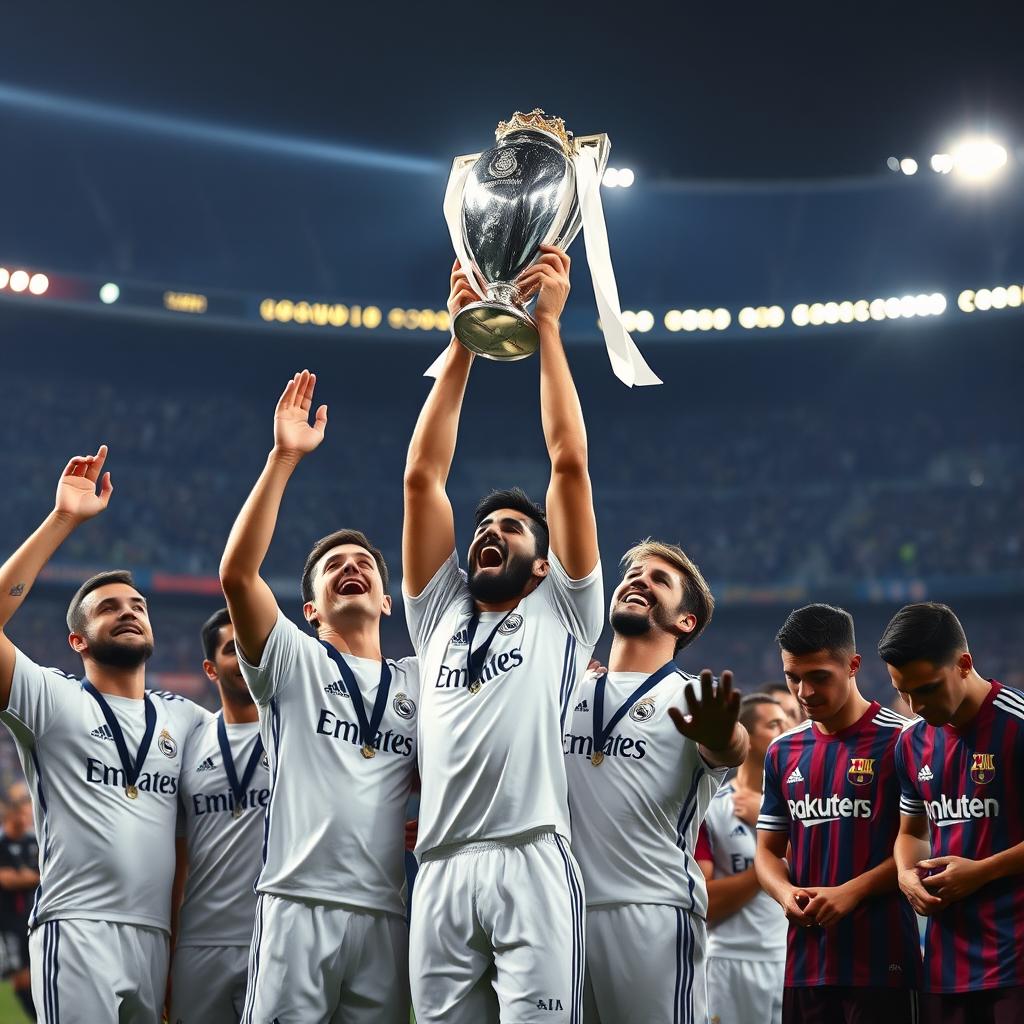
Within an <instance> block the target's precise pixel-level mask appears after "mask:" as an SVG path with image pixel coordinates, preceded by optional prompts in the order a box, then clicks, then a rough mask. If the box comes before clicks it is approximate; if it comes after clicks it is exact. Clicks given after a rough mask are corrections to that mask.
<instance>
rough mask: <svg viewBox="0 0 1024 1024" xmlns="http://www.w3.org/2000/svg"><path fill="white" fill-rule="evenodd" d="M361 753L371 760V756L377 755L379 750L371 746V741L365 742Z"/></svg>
mask: <svg viewBox="0 0 1024 1024" xmlns="http://www.w3.org/2000/svg"><path fill="white" fill-rule="evenodd" d="M360 753H361V754H362V755H363V757H365V758H366V760H367V761H369V760H370V758H371V757H376V756H377V751H376V750H374V748H373V747H371V746H370V744H369V743H364V744H363V749H362V750H361V751H360Z"/></svg>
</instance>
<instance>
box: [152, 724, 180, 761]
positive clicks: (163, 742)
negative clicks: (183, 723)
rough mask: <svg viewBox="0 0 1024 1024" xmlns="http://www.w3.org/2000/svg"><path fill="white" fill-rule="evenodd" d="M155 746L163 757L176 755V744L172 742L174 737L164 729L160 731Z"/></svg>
mask: <svg viewBox="0 0 1024 1024" xmlns="http://www.w3.org/2000/svg"><path fill="white" fill-rule="evenodd" d="M156 745H157V748H158V749H159V751H160V753H161V754H163V755H164V757H174V756H175V755H176V754H177V753H178V744H177V743H175V742H174V737H173V736H171V734H170V733H169V732H168V731H167V730H166V729H162V730H161V732H160V738H159V739H158V740H157V741H156Z"/></svg>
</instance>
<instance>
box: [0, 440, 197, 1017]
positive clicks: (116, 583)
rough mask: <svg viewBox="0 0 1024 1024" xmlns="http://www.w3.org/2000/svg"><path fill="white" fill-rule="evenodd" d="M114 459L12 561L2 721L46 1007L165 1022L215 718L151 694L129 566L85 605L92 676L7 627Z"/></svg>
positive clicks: (84, 650) (79, 647)
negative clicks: (18, 799)
mask: <svg viewBox="0 0 1024 1024" xmlns="http://www.w3.org/2000/svg"><path fill="white" fill-rule="evenodd" d="M106 455H107V450H106V447H105V446H101V447H100V449H99V450H98V451H97V452H96V454H95V455H88V456H76V457H75V458H73V459H72V460H71V461H70V462H69V463H68V465H67V467H66V468H65V470H64V472H63V474H62V475H61V477H60V480H59V481H58V484H57V497H56V501H55V503H54V507H53V511H52V512H51V513H50V514H49V515H48V516H47V517H46V519H45V520H43V522H42V524H41V525H40V526H39V528H38V529H37V530H36V531H35V532H34V533H33V534H32V536H31V537H29V538H28V540H26V541H25V543H24V544H22V545H21V547H20V548H18V550H17V551H16V552H15V553H14V554H13V555H12V556H11V557H10V558H9V559H8V560H7V562H6V563H5V564H4V565H3V567H2V568H0V708H3V712H2V716H0V717H2V718H3V722H4V724H5V725H6V726H7V728H8V729H9V730H10V731H11V734H12V735H13V736H14V738H15V740H16V742H17V747H18V756H19V758H20V760H21V764H22V768H23V769H24V771H25V776H26V778H27V780H28V783H29V787H30V788H31V790H32V794H33V801H34V804H35V822H36V834H37V835H38V836H39V841H40V847H41V850H40V864H39V873H40V879H41V881H40V886H39V889H38V891H37V894H36V901H35V905H34V906H33V908H32V913H31V916H30V918H29V928H30V934H29V951H30V955H31V961H32V997H33V1001H34V1002H35V1006H36V1011H37V1013H39V1014H40V1016H41V1018H42V1019H43V1020H44V1021H47V1022H51V1021H61V1022H63V1024H153V1021H155V1020H157V1019H158V1018H159V1016H160V1011H161V1008H162V1006H163V999H164V990H165V986H166V982H167V966H168V955H169V930H170V915H171V884H172V881H173V877H174V833H175V821H176V817H177V805H178V782H179V777H180V773H181V771H182V767H183V766H184V765H186V764H188V763H189V762H190V760H191V757H192V750H193V746H192V744H193V741H194V734H195V733H196V732H197V730H199V729H201V728H202V726H203V725H204V724H205V722H206V721H208V720H209V714H208V713H207V712H206V711H204V710H202V709H201V708H199V707H197V706H196V705H195V704H192V703H191V702H190V701H186V700H184V699H183V698H181V697H177V696H172V695H170V694H163V693H154V692H151V691H149V690H147V689H146V662H147V661H148V660H149V658H150V656H151V655H152V653H153V629H152V626H151V624H150V621H149V610H148V607H147V604H146V599H145V598H144V597H143V595H142V594H141V593H140V592H139V590H138V589H137V588H136V587H135V585H134V583H133V581H132V577H131V574H130V573H128V572H123V571H113V572H105V573H100V574H99V575H97V576H94V577H92V578H91V579H89V580H86V582H85V583H83V584H82V586H81V587H79V589H78V591H77V593H76V594H75V596H74V597H73V598H72V599H71V604H70V605H69V607H68V614H67V626H68V633H69V634H70V635H69V636H68V642H69V643H70V645H71V647H72V649H73V650H74V651H75V653H76V654H78V655H79V656H80V657H81V659H82V665H83V668H84V670H85V672H84V676H83V678H82V679H81V680H79V679H74V678H71V677H69V676H66V675H65V674H64V673H62V672H58V671H56V670H55V669H51V668H41V667H40V666H39V665H37V664H36V663H35V662H33V661H31V660H30V659H29V658H28V657H26V655H25V654H24V653H22V652H21V651H20V650H18V648H16V647H15V646H14V644H13V643H12V642H11V641H10V639H9V638H8V637H7V636H6V634H5V632H4V627H5V626H6V625H7V623H8V621H9V620H10V619H11V617H12V616H13V615H14V613H15V612H16V611H17V609H18V608H19V607H20V606H21V604H22V602H23V601H24V599H25V596H26V595H27V594H28V592H29V591H30V590H31V588H32V584H33V583H34V582H35V580H36V578H37V576H38V575H39V572H40V570H41V569H42V568H43V566H44V565H45V564H46V563H47V561H49V559H50V557H51V556H52V555H53V554H54V552H55V551H56V550H57V549H58V548H59V547H60V545H61V543H62V542H63V541H64V540H65V539H66V538H67V537H68V536H69V535H70V534H71V533H72V531H74V530H75V529H77V528H78V527H79V526H81V525H82V524H83V523H84V522H86V521H87V520H89V519H91V518H93V516H96V515H98V514H99V513H100V512H102V511H103V510H104V509H105V508H106V507H107V504H108V502H109V501H110V496H111V493H112V491H113V486H112V484H111V482H110V474H109V473H106V474H103V476H102V477H101V476H100V473H101V470H102V468H103V463H104V461H105V459H106ZM97 485H98V486H99V492H98V493H97Z"/></svg>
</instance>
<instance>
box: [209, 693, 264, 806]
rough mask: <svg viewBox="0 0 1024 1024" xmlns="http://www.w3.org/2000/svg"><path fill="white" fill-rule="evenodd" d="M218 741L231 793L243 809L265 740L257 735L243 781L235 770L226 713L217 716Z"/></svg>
mask: <svg viewBox="0 0 1024 1024" xmlns="http://www.w3.org/2000/svg"><path fill="white" fill-rule="evenodd" d="M217 742H218V743H219V744H220V752H221V756H222V757H223V758H224V773H225V774H226V775H227V777H228V785H229V786H230V787H231V794H232V796H233V797H234V798H235V807H236V808H238V809H239V810H241V808H243V807H244V806H246V804H245V799H246V796H245V795H246V793H247V792H248V791H249V783H250V782H252V777H253V775H255V774H256V765H257V764H259V761H260V758H261V757H262V756H263V741H262V740H261V739H260V738H259V736H257V737H256V745H255V746H254V747H253V748H252V754H251V755H250V756H249V763H248V764H247V765H246V766H245V771H244V772H243V773H242V781H241V782H239V781H238V773H237V772H236V771H235V759H234V758H233V757H232V756H231V744H230V743H228V727H227V725H226V724H225V723H224V713H223V712H221V713H220V714H219V715H218V716H217Z"/></svg>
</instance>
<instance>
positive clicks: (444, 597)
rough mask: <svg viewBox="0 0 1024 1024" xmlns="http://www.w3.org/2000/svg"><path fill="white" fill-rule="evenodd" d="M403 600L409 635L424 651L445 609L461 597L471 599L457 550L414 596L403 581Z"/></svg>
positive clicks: (460, 599) (415, 647) (417, 648)
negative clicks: (406, 589)
mask: <svg viewBox="0 0 1024 1024" xmlns="http://www.w3.org/2000/svg"><path fill="white" fill-rule="evenodd" d="M402 600H403V601H404V603H405V624H406V626H407V628H408V630H409V639H410V640H412V646H413V649H414V650H415V651H416V653H417V654H422V651H423V647H424V645H425V644H426V643H427V641H428V640H429V639H430V638H431V636H433V634H434V630H435V629H436V628H437V626H438V623H439V622H440V621H441V617H442V616H443V615H444V613H445V612H447V611H448V609H449V608H451V607H452V605H454V604H455V603H456V602H458V601H466V602H470V601H471V599H470V596H469V584H468V582H467V581H466V574H465V573H464V572H463V571H462V570H461V569H460V568H459V556H458V552H456V551H453V552H452V553H451V555H449V556H448V558H447V560H446V561H445V562H444V564H443V565H442V566H441V567H440V568H439V569H438V570H437V572H436V573H434V577H433V579H432V580H431V581H430V582H429V583H428V584H427V585H426V586H425V587H424V588H423V590H422V591H420V593H419V594H417V595H416V596H415V597H410V596H409V594H408V593H406V591H405V588H404V585H403V588H402Z"/></svg>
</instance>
